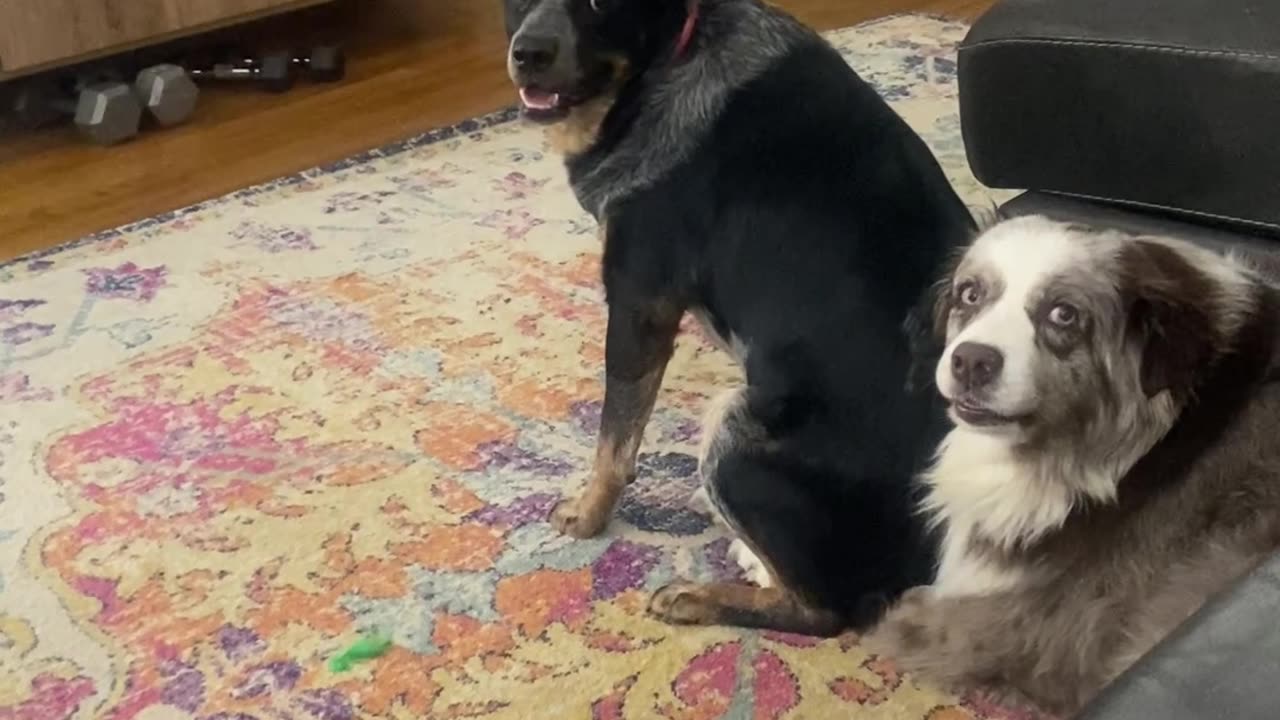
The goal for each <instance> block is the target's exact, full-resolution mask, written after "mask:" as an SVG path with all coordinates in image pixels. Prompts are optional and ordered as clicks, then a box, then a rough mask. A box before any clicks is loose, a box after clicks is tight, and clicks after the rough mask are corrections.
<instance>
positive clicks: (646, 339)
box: [551, 301, 683, 538]
mask: <svg viewBox="0 0 1280 720" xmlns="http://www.w3.org/2000/svg"><path fill="white" fill-rule="evenodd" d="M682 315H683V310H682V309H680V308H677V307H675V306H673V305H670V304H668V303H664V302H653V303H649V304H647V305H643V306H637V305H635V304H633V303H623V302H619V301H611V303H610V305H609V327H608V331H607V335H606V337H605V386H604V410H603V412H602V414H601V418H600V433H599V436H598V438H597V441H596V457H595V464H594V465H593V467H592V470H591V478H590V479H589V480H588V481H587V487H586V489H585V490H583V492H582V494H581V495H579V496H578V497H577V498H575V499H573V500H568V501H565V502H563V503H561V504H560V505H559V506H557V507H556V509H555V510H554V511H553V513H552V515H551V522H552V524H553V525H554V526H555V527H556V529H558V530H560V532H563V533H565V534H567V535H572V536H574V537H579V538H585V537H592V536H595V535H598V534H600V531H602V530H604V527H605V525H607V524H608V522H609V518H610V516H611V515H612V514H613V508H614V506H616V505H617V504H618V498H619V497H620V496H621V495H622V490H623V488H625V487H626V486H627V484H628V483H630V482H631V480H632V479H634V477H635V467H636V454H637V453H638V452H639V451H640V440H641V437H642V436H643V435H644V428H645V425H647V424H648V422H649V414H650V413H652V412H653V404H654V401H655V400H656V399H657V397H658V388H659V387H661V385H662V375H663V373H664V372H665V371H666V368H667V361H668V360H670V359H671V353H672V351H673V349H674V347H675V338H676V333H677V332H678V331H679V328H680V317H681V316H682Z"/></svg>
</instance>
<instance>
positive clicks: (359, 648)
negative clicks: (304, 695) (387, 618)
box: [329, 635, 391, 673]
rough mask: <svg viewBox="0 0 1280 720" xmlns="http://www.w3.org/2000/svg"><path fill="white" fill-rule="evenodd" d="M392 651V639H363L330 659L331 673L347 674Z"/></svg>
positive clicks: (375, 637)
mask: <svg viewBox="0 0 1280 720" xmlns="http://www.w3.org/2000/svg"><path fill="white" fill-rule="evenodd" d="M390 649H391V638H389V637H384V636H381V635H374V636H371V637H363V638H360V639H359V640H357V641H355V642H354V643H352V644H351V647H349V648H347V649H346V650H344V651H342V653H341V654H338V655H334V656H333V657H332V658H330V659H329V671H330V672H336V673H339V672H346V671H348V670H350V669H351V668H352V667H354V666H355V664H356V663H361V662H364V661H366V660H372V659H374V658H379V657H382V656H383V655H385V654H386V653H387V651H388V650H390Z"/></svg>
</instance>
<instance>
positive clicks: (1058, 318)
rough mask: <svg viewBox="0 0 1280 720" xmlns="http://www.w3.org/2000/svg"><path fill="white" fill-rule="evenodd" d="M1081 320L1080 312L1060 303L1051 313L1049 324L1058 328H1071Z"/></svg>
mask: <svg viewBox="0 0 1280 720" xmlns="http://www.w3.org/2000/svg"><path fill="white" fill-rule="evenodd" d="M1079 319H1080V311H1079V310H1077V309H1075V307H1074V306H1071V305H1068V304H1066V303H1058V304H1057V305H1054V306H1053V309H1052V310H1050V311H1049V322H1051V323H1053V324H1054V325H1057V326H1058V327H1071V326H1072V325H1075V324H1076V321H1077V320H1079Z"/></svg>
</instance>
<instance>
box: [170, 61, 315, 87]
mask: <svg viewBox="0 0 1280 720" xmlns="http://www.w3.org/2000/svg"><path fill="white" fill-rule="evenodd" d="M187 73H188V74H189V75H190V76H191V79H193V80H196V81H198V82H205V81H208V80H239V81H242V82H244V81H254V80H256V81H261V82H262V83H264V84H265V85H266V87H267V89H269V90H271V91H273V92H284V91H285V90H288V89H289V88H291V87H292V86H293V78H292V77H291V76H289V77H283V78H268V77H264V76H263V74H262V68H260V67H256V66H255V67H244V66H241V65H235V64H232V63H219V64H217V65H214V66H213V67H211V68H195V69H192V70H188V71H187Z"/></svg>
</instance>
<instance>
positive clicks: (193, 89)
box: [133, 64, 200, 127]
mask: <svg viewBox="0 0 1280 720" xmlns="http://www.w3.org/2000/svg"><path fill="white" fill-rule="evenodd" d="M133 89H134V91H135V92H136V93H137V94H138V100H139V101H140V102H141V103H142V106H143V107H145V108H146V109H147V110H148V111H149V112H150V113H151V116H152V117H153V118H155V119H156V122H158V123H160V124H161V125H163V126H164V127H169V126H172V125H177V124H179V123H181V122H183V121H185V120H186V119H187V118H189V117H191V114H192V113H193V112H195V109H196V100H198V99H199V98H200V88H199V87H198V86H196V84H195V81H193V80H192V79H191V77H190V76H189V75H187V71H186V70H183V69H182V68H181V67H179V66H177V65H170V64H163V65H152V66H151V67H147V68H143V69H142V70H141V71H139V72H138V75H137V77H135V78H134V81H133Z"/></svg>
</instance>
